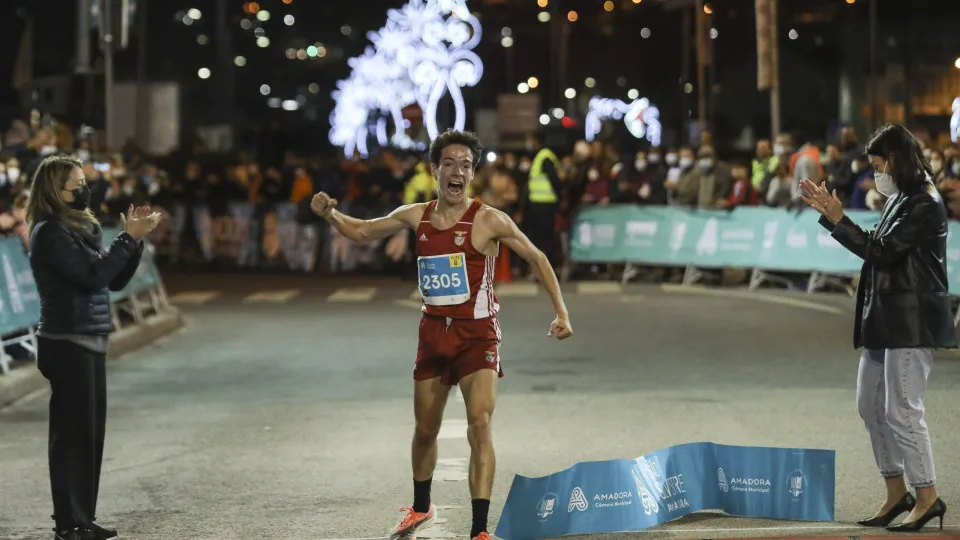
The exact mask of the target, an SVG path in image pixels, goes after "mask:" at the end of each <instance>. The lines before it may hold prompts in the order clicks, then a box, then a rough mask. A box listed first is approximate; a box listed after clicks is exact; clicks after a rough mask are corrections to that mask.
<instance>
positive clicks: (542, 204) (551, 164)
mask: <svg viewBox="0 0 960 540" xmlns="http://www.w3.org/2000/svg"><path fill="white" fill-rule="evenodd" d="M527 150H529V151H531V152H534V158H533V163H532V164H531V165H530V177H529V180H528V181H527V185H526V186H523V192H524V196H522V197H521V199H520V200H521V201H523V207H524V208H523V210H522V211H521V215H522V216H523V217H522V220H523V223H522V226H523V228H524V232H525V233H526V235H527V237H529V238H530V241H531V242H533V245H534V246H536V247H537V248H538V249H539V250H540V251H542V252H543V253H544V254H545V255H546V256H547V259H549V260H550V263H551V264H552V265H553V266H554V268H556V267H557V265H558V264H559V260H558V258H557V253H558V249H557V248H558V247H559V246H558V241H559V238H558V233H557V230H556V219H557V210H558V208H559V203H560V189H561V183H560V160H559V159H557V156H556V154H554V153H553V152H552V151H551V150H550V149H549V148H546V147H544V146H543V141H542V140H541V139H540V136H539V135H536V134H534V135H530V136H529V137H528V138H527ZM524 270H528V269H526V268H525V269H524Z"/></svg>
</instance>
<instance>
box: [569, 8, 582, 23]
mask: <svg viewBox="0 0 960 540" xmlns="http://www.w3.org/2000/svg"><path fill="white" fill-rule="evenodd" d="M579 18H580V16H579V15H577V12H576V11H570V13H567V20H568V21H570V22H577V19H579Z"/></svg>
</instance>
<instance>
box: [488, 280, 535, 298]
mask: <svg viewBox="0 0 960 540" xmlns="http://www.w3.org/2000/svg"><path fill="white" fill-rule="evenodd" d="M538 287H539V286H538V285H537V284H536V283H499V284H496V285H494V286H493V290H494V291H495V292H496V293H497V296H504V297H506V296H536V295H537V288H538Z"/></svg>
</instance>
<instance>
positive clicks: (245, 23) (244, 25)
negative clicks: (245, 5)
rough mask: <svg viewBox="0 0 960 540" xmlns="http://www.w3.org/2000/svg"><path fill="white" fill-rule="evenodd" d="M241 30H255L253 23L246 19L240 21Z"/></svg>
mask: <svg viewBox="0 0 960 540" xmlns="http://www.w3.org/2000/svg"><path fill="white" fill-rule="evenodd" d="M240 28H243V29H244V30H249V29H251V28H253V23H252V22H250V19H244V20H242V21H240Z"/></svg>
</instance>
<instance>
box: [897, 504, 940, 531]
mask: <svg viewBox="0 0 960 540" xmlns="http://www.w3.org/2000/svg"><path fill="white" fill-rule="evenodd" d="M946 513H947V505H946V504H944V502H943V501H942V500H940V498H939V497H938V498H937V502H935V503H933V506H931V507H930V509H929V510H927V511H926V512H924V513H923V515H922V516H920V518H919V519H917V520H916V521H911V522H910V523H901V524H899V525H894V526H893V527H887V530H888V531H893V532H916V531H919V530H920V529H922V528H923V527H924V526H925V525H926V524H927V522H929V521H931V520H933V518H940V530H941V531H942V530H943V515H944V514H946Z"/></svg>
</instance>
